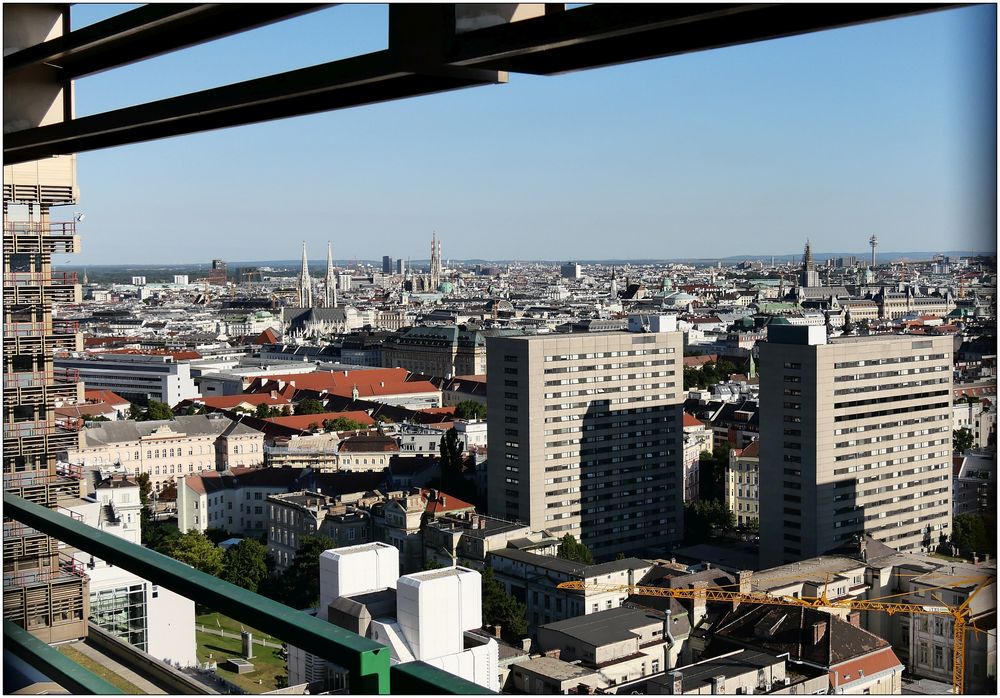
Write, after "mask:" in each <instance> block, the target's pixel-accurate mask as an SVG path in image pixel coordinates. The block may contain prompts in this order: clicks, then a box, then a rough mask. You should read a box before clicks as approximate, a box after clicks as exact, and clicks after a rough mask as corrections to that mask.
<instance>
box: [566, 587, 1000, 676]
mask: <svg viewBox="0 0 1000 698" xmlns="http://www.w3.org/2000/svg"><path fill="white" fill-rule="evenodd" d="M968 582H977V583H980V584H979V585H978V586H977V587H976V588H975V589H974V590H973V591H972V593H971V594H969V596H968V598H966V599H965V602H964V603H962V605H961V606H957V607H956V606H949V605H948V604H946V603H945V602H944V601H942V600H941V599H940V598H938V597H937V596H936V595H935V596H934V597H933V598H934V599H935V600H936V601H937V602H938V603H939V604H940V605H931V604H916V603H908V602H901V601H890V600H888V599H891V598H893V596H905V595H906V594H894V595H892V596H886V597H881V598H879V599H870V600H869V599H853V598H847V599H836V600H831V599H829V598H828V597H827V595H826V586H825V585H824V587H823V594H822V595H821V596H817V597H808V596H807V597H797V596H771V595H770V594H768V593H766V592H763V591H752V590H750V589H749V588H748V587H749V580H748V581H747V584H746V585H745V588H744V589H743V590H742V591H730V590H727V589H724V588H722V587H708V586H706V585H704V583H702V584H697V585H696V586H694V587H680V588H668V587H652V586H639V585H632V584H600V583H590V584H584V582H580V581H573V582H563V583H561V584H559V585H557V587H556V588H558V589H566V590H568V591H611V592H618V593H624V594H637V595H640V596H661V597H663V596H665V597H670V598H674V599H698V600H701V601H722V602H730V603H732V604H733V608H735V607H736V606H737V605H738V604H740V603H750V604H769V605H772V606H798V607H803V606H804V607H806V608H815V609H829V610H836V609H847V610H858V611H878V612H881V613H887V614H889V615H890V616H891V615H895V614H896V613H920V614H925V615H936V616H951V617H952V619H953V621H954V628H953V630H954V651H953V653H952V654H953V657H952V665H953V666H952V680H951V683H952V689H953V691H954V692H955V693H956V694H960V693H962V689H963V687H964V686H965V633H966V630H967V629H969V628H971V629H973V630H975V631H977V632H982V631H981V630H979V628H977V627H976V626H975V624H974V623H971V622H970V616H971V611H970V610H969V604H970V603H971V602H972V599H973V597H975V595H976V594H978V593H979V591H980V590H981V589H982V588H983V587H985V586H989V584H992V583H995V579H991V581H984V580H983V578H982V577H974V578H960V579H951V580H950V581H949V583H948V584H946V585H941V586H938V587H931V588H930V589H926V590H923V591H930V590H932V589H944V588H947V587H950V586H954V585H955V584H957V583H968ZM734 586H735V585H734ZM740 586H744V584H741V585H740Z"/></svg>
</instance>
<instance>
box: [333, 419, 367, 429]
mask: <svg viewBox="0 0 1000 698" xmlns="http://www.w3.org/2000/svg"><path fill="white" fill-rule="evenodd" d="M323 429H324V430H325V431H361V430H364V429H365V425H364V424H362V423H361V422H358V421H355V420H353V419H350V418H348V417H337V418H336V419H327V420H325V421H324V422H323Z"/></svg>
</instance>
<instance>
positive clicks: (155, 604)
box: [67, 471, 198, 667]
mask: <svg viewBox="0 0 1000 698" xmlns="http://www.w3.org/2000/svg"><path fill="white" fill-rule="evenodd" d="M104 475H110V471H105V473H104ZM140 508H141V507H140V502H139V485H138V484H136V483H135V482H133V481H131V480H128V479H126V478H125V477H123V476H117V477H115V476H110V477H105V478H103V479H101V480H100V481H99V482H98V483H97V485H96V486H95V488H94V494H93V495H91V496H90V497H88V498H87V499H82V500H77V502H76V503H74V504H70V505H69V506H67V509H69V510H70V511H71V512H73V514H75V515H77V516H79V517H80V518H81V519H82V520H83V522H84V523H86V524H88V525H90V526H93V527H94V528H97V529H99V530H102V531H104V532H105V533H110V534H112V535H115V536H119V537H121V538H123V539H125V540H126V541H128V542H129V543H132V544H134V545H139V544H140V537H141V536H140V526H139V518H140V513H139V512H140ZM73 557H74V559H75V560H76V562H77V563H79V564H80V565H81V566H82V567H83V569H84V570H85V572H86V574H87V577H88V578H89V579H90V616H91V620H92V621H93V622H94V623H95V624H97V625H98V626H100V627H101V628H103V629H104V630H106V631H107V632H109V633H111V634H113V635H115V636H116V637H118V638H120V639H122V640H124V641H125V642H128V643H129V644H132V645H134V646H135V647H137V648H139V649H141V650H143V651H144V652H147V653H148V654H151V655H152V656H154V657H156V658H157V659H160V660H162V661H165V662H168V663H170V664H173V665H175V666H181V667H186V666H192V665H195V664H197V662H198V659H197V656H196V653H195V649H196V643H195V631H194V617H195V613H194V601H192V600H191V599H188V598H185V597H183V596H181V595H179V594H175V593H174V592H172V591H170V590H169V589H165V588H163V587H159V586H157V585H156V584H153V583H152V582H150V581H148V580H145V579H142V578H141V577H139V576H137V575H135V574H132V573H131V572H129V571H127V570H124V569H122V568H121V567H117V566H114V565H109V564H107V563H106V562H104V561H103V560H100V559H97V558H95V557H94V556H93V555H91V554H90V553H86V552H82V551H75V552H74V555H73Z"/></svg>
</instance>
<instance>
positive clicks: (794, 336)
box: [760, 325, 952, 567]
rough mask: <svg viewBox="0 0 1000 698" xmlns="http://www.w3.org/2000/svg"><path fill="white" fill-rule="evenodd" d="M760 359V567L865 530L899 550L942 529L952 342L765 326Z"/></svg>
mask: <svg viewBox="0 0 1000 698" xmlns="http://www.w3.org/2000/svg"><path fill="white" fill-rule="evenodd" d="M760 358H761V361H760V366H761V371H760V373H761V376H762V382H761V407H762V411H761V419H760V421H761V445H760V477H761V480H763V481H766V482H769V483H772V486H770V487H766V488H763V489H762V490H761V493H760V496H761V502H760V505H761V519H760V535H761V566H763V567H771V566H774V565H777V564H781V563H783V562H790V561H794V560H799V559H802V558H806V557H813V556H815V555H820V554H822V553H824V552H826V551H827V550H831V549H833V548H835V547H837V546H838V545H840V544H842V543H844V542H846V541H850V540H853V539H855V538H856V537H857V536H858V535H860V534H862V533H866V534H868V535H871V536H872V537H873V538H875V539H876V540H879V541H881V542H883V543H885V544H886V545H889V546H891V547H892V548H895V549H897V550H901V551H920V550H926V549H927V548H929V547H931V546H935V545H937V543H938V540H939V538H940V537H941V536H942V535H947V534H948V532H949V531H950V528H951V487H950V483H949V481H950V479H951V473H950V468H951V420H952V409H951V406H952V386H951V383H952V372H951V366H952V340H951V339H950V338H948V337H937V338H930V337H911V336H904V335H879V336H870V337H845V338H839V339H834V340H831V341H827V337H826V329H825V328H824V327H821V326H820V327H808V326H807V327H794V326H787V325H785V326H782V325H772V326H770V327H769V332H768V341H767V342H766V343H765V344H764V345H763V346H762V347H761V352H760Z"/></svg>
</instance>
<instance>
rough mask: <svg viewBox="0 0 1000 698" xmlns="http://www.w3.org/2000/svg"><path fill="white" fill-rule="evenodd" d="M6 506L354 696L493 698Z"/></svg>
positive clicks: (135, 551)
mask: <svg viewBox="0 0 1000 698" xmlns="http://www.w3.org/2000/svg"><path fill="white" fill-rule="evenodd" d="M3 504H4V516H7V517H10V518H12V519H15V520H16V521H20V522H22V523H24V524H26V525H28V526H31V527H33V528H35V529H37V530H39V531H42V532H43V533H45V534H47V535H50V536H52V537H53V538H56V539H58V540H61V541H63V542H65V543H67V544H68V545H71V546H73V547H75V548H78V549H79V550H83V551H85V552H88V553H90V554H92V555H94V556H96V557H99V558H101V559H102V560H105V561H107V562H109V563H111V564H113V565H116V566H117V567H121V568H122V569H125V570H128V571H129V572H132V573H134V574H136V575H138V576H140V577H142V578H143V579H148V580H149V581H151V582H153V583H155V584H158V585H160V586H163V587H166V588H167V589H170V590H171V591H173V592H175V593H178V594H181V595H182V596H185V597H187V598H189V599H193V600H196V601H197V602H198V603H200V604H203V605H205V606H209V607H211V608H214V609H216V610H217V611H220V612H221V613H224V614H226V615H228V616H230V617H231V618H233V619H235V620H237V621H239V622H240V623H244V624H246V625H249V626H252V627H254V628H259V629H260V630H261V631H263V632H266V633H269V634H270V635H273V636H275V637H278V638H280V639H282V640H284V641H285V642H288V643H290V644H294V645H296V646H298V647H305V648H308V650H309V652H311V653H313V654H315V655H317V656H319V657H321V658H322V659H325V660H327V661H330V662H333V663H335V664H337V665H339V666H340V667H343V668H344V669H346V670H347V671H348V672H349V674H350V679H349V685H350V690H351V692H353V693H368V694H375V693H377V694H388V693H401V694H406V693H423V694H448V693H462V694H480V695H482V694H489V693H492V692H491V691H489V690H487V689H485V688H483V687H482V686H479V685H478V684H475V683H472V682H471V681H467V680H465V679H462V678H460V677H458V676H455V675H454V674H449V673H448V672H446V671H442V670H441V669H438V668H437V667H433V666H431V665H429V664H426V663H424V662H409V663H406V664H397V665H394V666H390V662H389V656H390V650H389V648H388V647H386V646H385V645H382V644H380V643H377V642H374V641H372V640H369V639H367V638H365V637H361V636H360V635H356V634H355V633H352V632H350V631H347V630H344V629H343V628H339V627H337V626H336V625H333V624H332V623H328V622H326V621H324V620H322V619H320V618H316V617H314V616H311V615H309V614H307V613H303V612H302V611H298V610H295V609H293V608H290V607H288V606H285V605H284V604H281V603H278V602H277V601H274V600H272V599H268V598H265V597H263V596H260V595H258V594H255V593H253V592H250V591H247V590H246V589H243V588H242V587H238V586H236V585H234V584H230V583H228V582H224V581H222V580H221V579H217V578H216V577H213V576H211V575H208V574H205V573H204V572H200V571H198V570H196V569H194V568H192V567H189V566H188V565H185V564H184V563H182V562H178V561H177V560H174V559H173V558H170V557H167V556H166V555H161V554H159V553H156V552H153V551H152V550H148V549H146V548H143V547H142V546H140V545H135V544H133V543H129V542H127V541H124V540H122V539H121V538H119V537H117V536H114V535H111V534H109V533H105V532H104V531H101V530H98V529H95V528H93V527H91V526H88V525H86V524H84V523H82V522H80V521H74V520H73V519H71V518H69V517H68V516H65V515H63V514H59V513H57V512H54V511H52V510H50V509H47V508H45V507H42V506H39V505H37V504H32V503H31V502H29V501H27V500H25V499H22V498H21V497H17V496H15V495H12V494H10V493H9V492H4V495H3ZM15 627H16V626H15ZM15 634H16V631H15V630H14V629H11V630H8V624H7V623H5V624H4V640H5V646H6V644H7V642H8V641H13V639H14V638H13V637H12V636H13V635H15ZM42 671H43V672H44V669H42ZM85 690H89V689H85Z"/></svg>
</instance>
